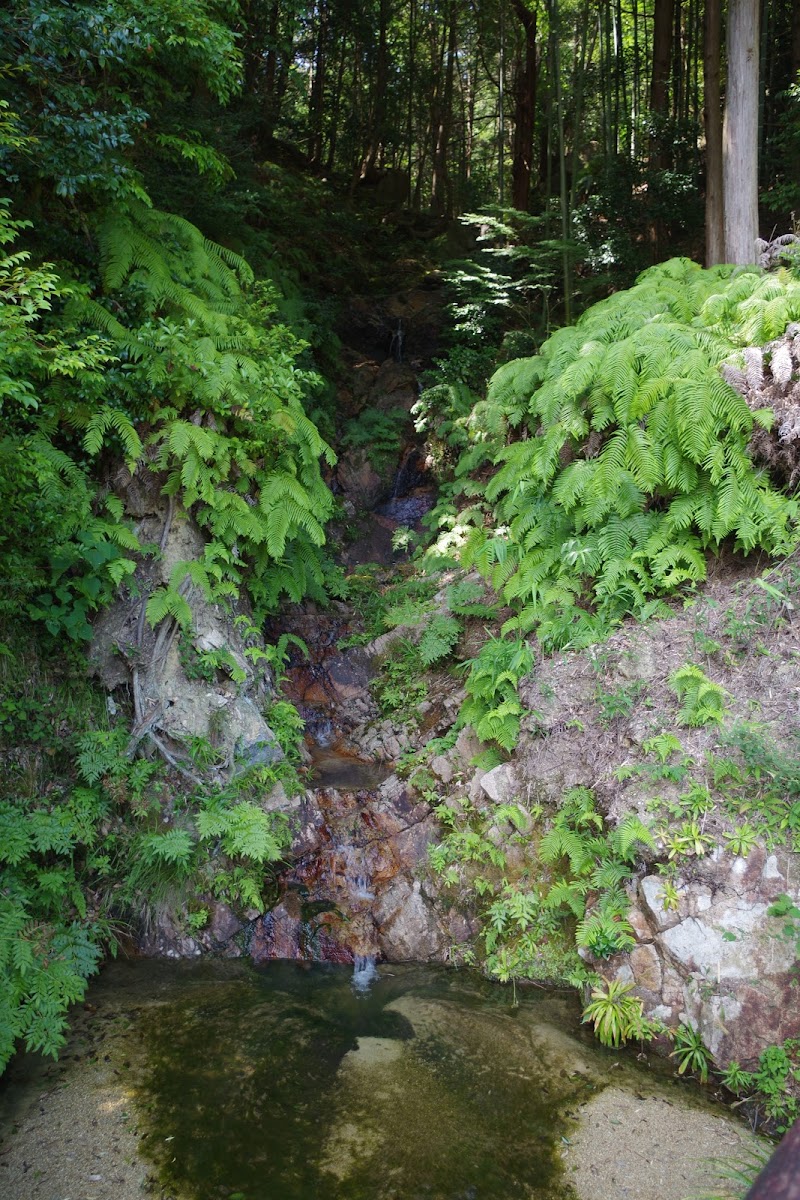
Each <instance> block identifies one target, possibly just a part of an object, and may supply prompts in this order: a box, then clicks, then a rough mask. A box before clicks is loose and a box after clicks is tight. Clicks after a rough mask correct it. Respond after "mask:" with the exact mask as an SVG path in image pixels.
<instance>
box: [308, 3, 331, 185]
mask: <svg viewBox="0 0 800 1200" xmlns="http://www.w3.org/2000/svg"><path fill="white" fill-rule="evenodd" d="M327 55H328V3H327V0H320V4H319V10H318V18H317V41H316V48H315V51H314V76H313V79H312V81H311V95H310V97H309V104H308V116H309V125H310V137H309V150H308V161H309V163H310V164H311V165H312V166H321V165H322V161H323V141H324V110H323V105H324V97H325V73H326V69H327V65H328V58H327Z"/></svg>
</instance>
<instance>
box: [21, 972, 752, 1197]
mask: <svg viewBox="0 0 800 1200" xmlns="http://www.w3.org/2000/svg"><path fill="white" fill-rule="evenodd" d="M517 998H518V1001H519V1003H518V1004H517V1005H516V1006H514V1005H513V994H512V993H511V992H510V991H509V990H508V989H503V988H499V987H497V986H494V985H491V984H489V983H487V982H486V981H485V980H482V979H480V978H479V977H477V976H475V975H472V974H469V973H465V972H453V971H446V970H443V969H441V968H433V967H428V968H420V967H404V966H396V967H392V968H388V967H384V968H382V969H381V972H380V974H379V977H378V978H377V979H376V980H374V981H373V983H372V985H371V987H370V989H369V990H368V991H358V990H357V989H355V988H354V987H353V984H352V976H351V974H350V972H349V971H348V969H347V968H344V967H340V966H334V965H315V966H313V967H308V966H306V965H305V964H298V963H275V964H270V965H269V966H267V967H265V968H262V969H258V970H256V969H253V968H252V967H250V966H249V965H246V964H244V963H241V962H237V963H232V962H229V963H195V964H179V963H143V962H134V963H116V964H113V965H112V966H110V967H109V968H108V969H107V970H106V971H105V972H104V974H103V976H102V978H101V979H100V980H98V981H97V982H96V983H95V984H94V985H93V987H92V989H91V993H90V997H89V1001H88V1002H87V1005H86V1006H85V1007H84V1008H83V1009H82V1010H81V1012H80V1014H79V1015H78V1017H77V1019H76V1021H75V1022H74V1027H73V1034H72V1037H71V1040H70V1045H69V1047H68V1049H67V1051H66V1052H65V1054H64V1056H63V1057H62V1059H61V1060H60V1062H59V1063H58V1064H43V1063H42V1062H41V1061H39V1062H32V1061H31V1060H30V1059H25V1058H20V1059H18V1060H17V1061H16V1062H15V1063H14V1064H13V1066H12V1068H11V1070H10V1071H9V1075H8V1079H7V1081H6V1082H5V1084H4V1088H3V1092H2V1095H1V1096H0V1117H2V1124H3V1129H4V1140H3V1143H2V1147H0V1195H2V1196H3V1197H8V1198H9V1200H11V1198H12V1197H13V1198H14V1200H112V1198H113V1200H138V1198H140V1197H142V1196H144V1195H151V1196H158V1197H161V1198H162V1200H167V1197H170V1198H172V1200H216V1198H217V1197H219V1198H225V1200H233V1198H234V1197H235V1198H236V1200H278V1198H279V1197H280V1200H295V1198H296V1200H310V1198H311V1197H314V1198H315V1200H410V1198H411V1197H417V1196H425V1197H430V1198H432V1200H462V1198H464V1197H475V1198H476V1200H478V1198H479V1200H495V1198H496V1200H501V1198H502V1200H507V1198H508V1197H510V1196H528V1197H531V1198H534V1200H573V1198H575V1197H578V1198H579V1200H596V1198H597V1200H599V1198H600V1197H603V1198H606V1197H611V1196H625V1197H631V1198H635V1200H681V1198H682V1197H689V1196H691V1195H693V1194H696V1193H698V1192H699V1191H700V1190H702V1188H703V1187H704V1186H708V1184H709V1180H710V1175H711V1172H710V1168H709V1166H708V1163H707V1161H706V1160H708V1159H709V1158H711V1157H716V1156H719V1155H726V1154H733V1155H735V1154H736V1153H737V1151H738V1150H739V1149H740V1148H741V1147H742V1145H743V1143H745V1142H747V1141H748V1135H747V1133H746V1131H745V1130H744V1129H743V1127H741V1126H740V1125H738V1124H737V1123H736V1122H734V1121H733V1120H732V1118H731V1117H730V1116H729V1115H727V1114H725V1113H724V1112H722V1111H721V1110H720V1109H718V1108H713V1107H712V1106H711V1105H709V1104H708V1103H706V1102H705V1100H704V1098H703V1097H702V1096H701V1095H700V1094H699V1093H698V1091H697V1089H696V1088H694V1087H692V1086H686V1085H685V1084H682V1083H681V1084H678V1083H676V1082H675V1081H674V1080H671V1079H670V1078H668V1077H667V1076H666V1075H665V1073H664V1067H663V1064H661V1063H658V1062H652V1063H651V1062H649V1061H647V1060H644V1059H642V1060H641V1061H637V1059H636V1057H635V1056H634V1055H633V1054H615V1053H612V1052H609V1051H604V1050H603V1049H602V1048H600V1047H598V1046H597V1045H596V1044H595V1043H594V1042H593V1041H591V1039H589V1038H588V1037H587V1036H586V1034H585V1031H582V1030H581V1029H580V1027H579V1025H578V1018H579V1010H578V1005H577V1003H576V1001H575V999H574V998H573V997H572V996H570V995H566V994H561V993H558V994H556V993H549V994H548V993H543V992H541V991H539V990H533V989H529V990H526V991H524V992H523V993H518V997H517Z"/></svg>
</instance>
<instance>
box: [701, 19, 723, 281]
mask: <svg viewBox="0 0 800 1200" xmlns="http://www.w3.org/2000/svg"><path fill="white" fill-rule="evenodd" d="M704 40H705V46H704V54H703V93H704V95H705V111H704V120H705V131H706V266H707V267H713V266H716V264H717V263H721V262H724V261H725V209H724V205H723V190H722V104H721V94H720V59H721V57H722V55H721V49H722V29H721V12H720V0H706V12H705V29H704Z"/></svg>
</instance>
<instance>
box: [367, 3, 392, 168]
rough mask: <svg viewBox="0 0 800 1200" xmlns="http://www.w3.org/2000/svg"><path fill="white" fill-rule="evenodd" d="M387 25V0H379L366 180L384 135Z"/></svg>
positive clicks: (387, 54) (376, 161)
mask: <svg viewBox="0 0 800 1200" xmlns="http://www.w3.org/2000/svg"><path fill="white" fill-rule="evenodd" d="M388 25H389V0H380V16H379V18H378V54H377V58H376V61H375V78H374V81H373V91H372V109H371V120H370V126H371V128H370V135H369V143H368V146H367V153H366V155H365V157H364V165H363V168H362V171H361V176H362V178H363V179H367V180H370V179H374V178H375V175H376V166H377V163H378V161H379V156H380V155H381V152H382V149H383V143H384V139H385V137H386V96H387V92H388V90H389V53H388V47H387V44H386V31H387V28H388Z"/></svg>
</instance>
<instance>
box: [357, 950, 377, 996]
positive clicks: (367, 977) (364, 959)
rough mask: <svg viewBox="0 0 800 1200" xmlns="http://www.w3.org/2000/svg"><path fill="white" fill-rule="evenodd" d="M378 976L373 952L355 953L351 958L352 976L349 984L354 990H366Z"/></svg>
mask: <svg viewBox="0 0 800 1200" xmlns="http://www.w3.org/2000/svg"><path fill="white" fill-rule="evenodd" d="M377 978H378V969H377V967H376V966H375V956H374V955H373V954H357V955H356V956H355V958H354V959H353V978H352V980H351V986H352V988H353V991H354V992H368V991H369V989H370V988H371V987H372V984H373V983H374V982H375V980H376V979H377Z"/></svg>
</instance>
